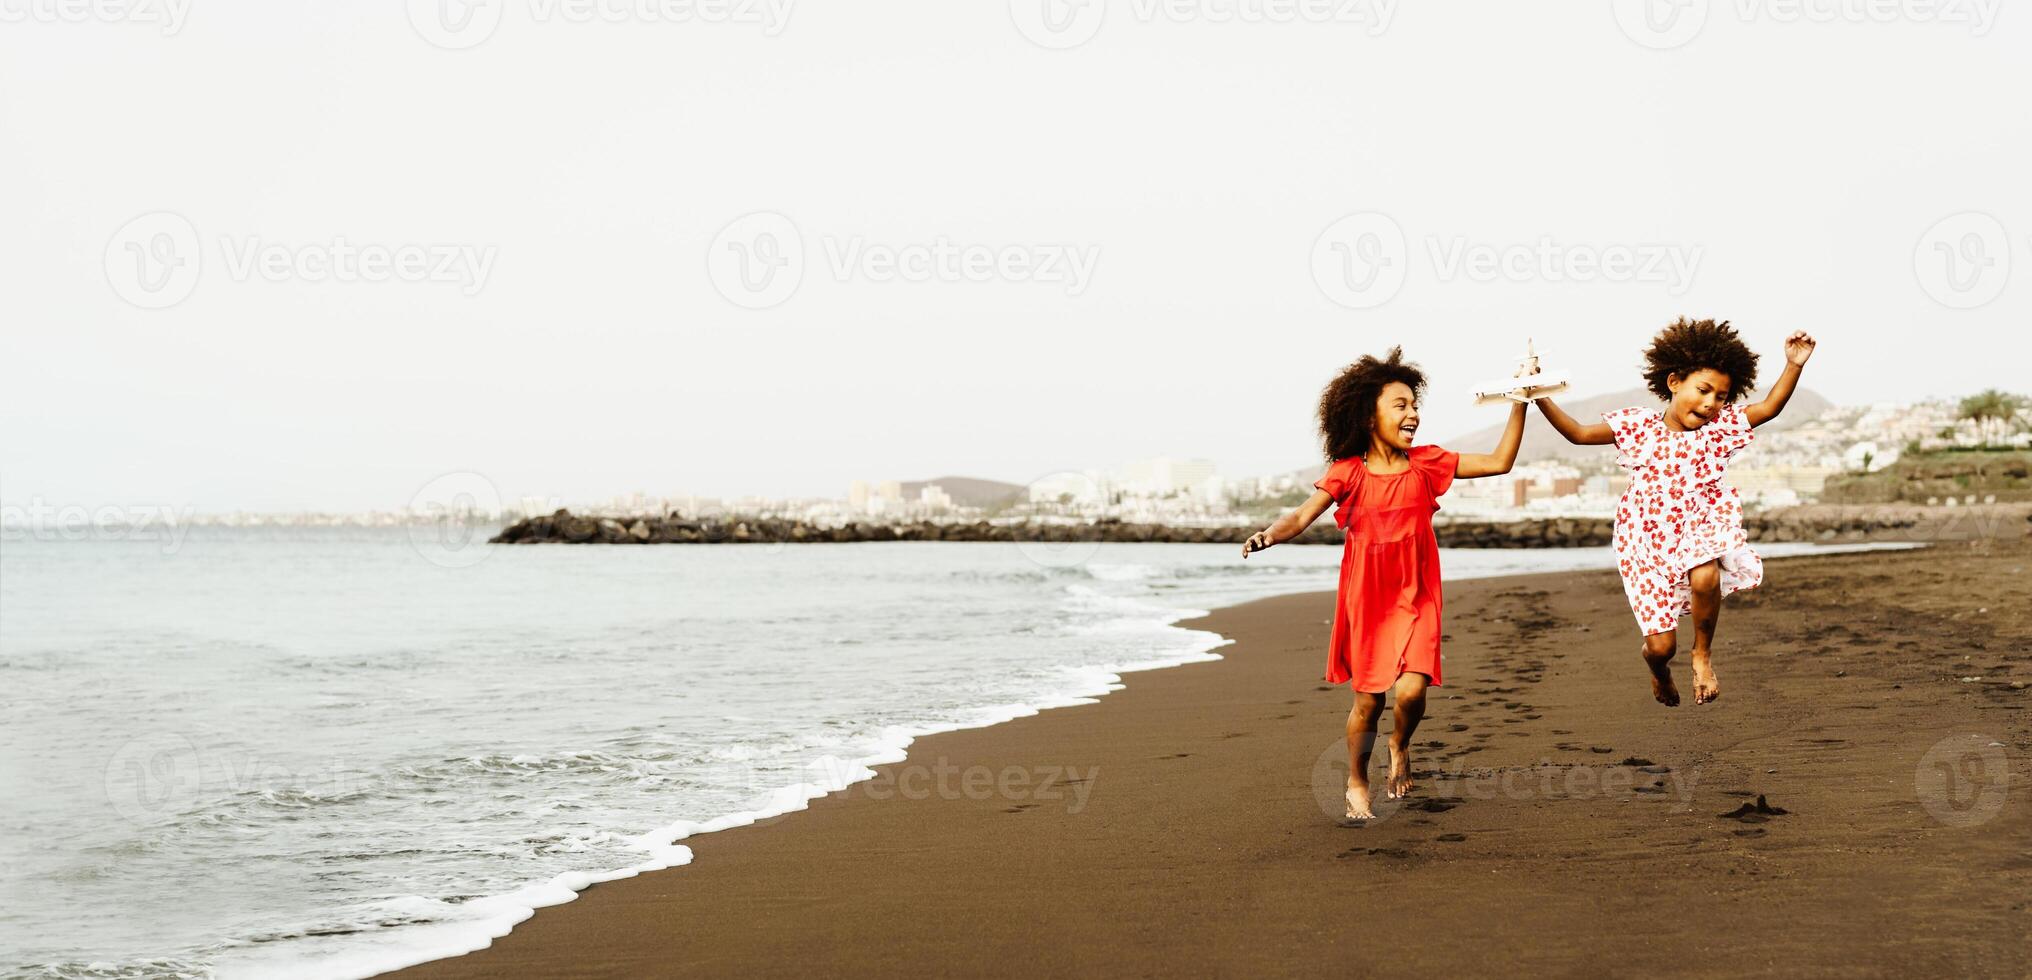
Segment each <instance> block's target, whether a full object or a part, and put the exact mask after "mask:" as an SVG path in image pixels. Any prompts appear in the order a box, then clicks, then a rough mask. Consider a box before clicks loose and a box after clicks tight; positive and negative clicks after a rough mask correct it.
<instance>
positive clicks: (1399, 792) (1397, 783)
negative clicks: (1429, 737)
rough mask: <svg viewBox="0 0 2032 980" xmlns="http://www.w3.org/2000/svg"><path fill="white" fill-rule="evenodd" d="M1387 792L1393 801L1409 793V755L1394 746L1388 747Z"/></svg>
mask: <svg viewBox="0 0 2032 980" xmlns="http://www.w3.org/2000/svg"><path fill="white" fill-rule="evenodd" d="M1388 792H1389V794H1390V798H1391V799H1393V800H1394V799H1398V798H1400V797H1403V796H1406V795H1409V794H1410V792H1411V754H1410V753H1409V752H1406V751H1405V750H1404V749H1401V748H1398V747H1397V746H1395V745H1392V746H1390V782H1389V784H1388Z"/></svg>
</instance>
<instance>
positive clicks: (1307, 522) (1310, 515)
mask: <svg viewBox="0 0 2032 980" xmlns="http://www.w3.org/2000/svg"><path fill="white" fill-rule="evenodd" d="M1331 506H1333V498H1332V497H1330V496H1327V492H1326V491H1325V490H1314V491H1313V492H1312V496H1311V497H1308V498H1306V501H1305V503H1302V504H1299V505H1298V509H1297V510H1294V511H1292V512H1291V513H1289V514H1286V515H1284V516H1283V517H1280V518H1278V519H1276V520H1274V521H1271V522H1270V526H1269V527H1266V528H1264V529H1263V530H1261V531H1257V532H1256V533H1254V534H1251V535H1249V540H1247V541H1245V542H1243V543H1242V557H1244V558H1247V557H1249V555H1250V554H1252V553H1254V552H1258V551H1262V550H1263V549H1265V548H1268V547H1270V546H1271V545H1274V544H1282V543H1284V542H1286V541H1289V540H1291V539H1292V538H1295V537H1298V536H1299V535H1301V534H1304V533H1305V529H1306V528H1309V527H1311V526H1312V522H1313V521H1316V520H1319V515H1321V514H1324V513H1326V509H1327V508H1328V507H1331Z"/></svg>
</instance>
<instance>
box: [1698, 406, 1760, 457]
mask: <svg viewBox="0 0 2032 980" xmlns="http://www.w3.org/2000/svg"><path fill="white" fill-rule="evenodd" d="M1701 428H1703V429H1711V430H1713V433H1712V434H1711V435H1709V436H1708V438H1709V439H1711V440H1713V441H1712V442H1711V443H1710V445H1712V446H1713V447H1714V455H1715V458H1717V459H1728V458H1729V457H1731V456H1734V455H1735V454H1737V453H1739V452H1742V451H1743V450H1745V449H1747V448H1749V446H1750V442H1751V441H1752V440H1754V439H1755V438H1756V433H1755V431H1754V429H1753V427H1752V426H1751V425H1750V417H1749V416H1747V415H1744V414H1743V410H1742V409H1740V408H1737V407H1736V406H1734V405H1724V406H1722V410H1721V411H1720V412H1719V413H1716V415H1715V417H1714V421H1712V422H1709V423H1708V424H1706V425H1704V426H1701Z"/></svg>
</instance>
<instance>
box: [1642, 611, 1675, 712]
mask: <svg viewBox="0 0 2032 980" xmlns="http://www.w3.org/2000/svg"><path fill="white" fill-rule="evenodd" d="M1678 650H1679V633H1678V631H1676V630H1675V631H1668V632H1665V633H1653V634H1651V635H1649V636H1646V637H1645V638H1644V666H1646V667H1649V668H1651V696H1652V697H1655V698H1657V699H1658V703H1659V704H1662V705H1664V706H1666V707H1668V708H1677V707H1679V687H1678V685H1675V684H1673V683H1672V655H1673V654H1674V653H1677V652H1678Z"/></svg>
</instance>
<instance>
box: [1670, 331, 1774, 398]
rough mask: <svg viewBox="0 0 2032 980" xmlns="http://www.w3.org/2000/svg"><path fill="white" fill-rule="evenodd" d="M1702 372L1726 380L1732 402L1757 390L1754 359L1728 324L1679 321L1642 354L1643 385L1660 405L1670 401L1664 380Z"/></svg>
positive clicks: (1751, 352)
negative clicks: (1704, 371)
mask: <svg viewBox="0 0 2032 980" xmlns="http://www.w3.org/2000/svg"><path fill="white" fill-rule="evenodd" d="M1702 368H1708V369H1710V370H1714V371H1720V372H1721V373H1723V374H1726V375H1728V376H1729V401H1731V402H1733V401H1735V400H1737V399H1739V398H1741V397H1743V396H1744V395H1747V394H1749V393H1750V390H1751V389H1753V388H1755V387H1757V355H1756V353H1755V352H1754V351H1752V350H1750V346H1749V345H1748V344H1745V343H1743V338H1741V337H1739V336H1737V335H1736V328H1734V327H1732V326H1729V322H1728V321H1727V320H1723V321H1722V322H1720V323H1716V322H1714V321H1713V320H1689V319H1687V318H1685V317H1680V318H1679V319H1677V320H1674V321H1673V322H1672V325H1671V326H1669V327H1666V328H1665V329H1664V330H1661V331H1659V332H1658V336H1656V337H1653V338H1651V346H1650V347H1649V348H1646V349H1645V351H1644V383H1645V384H1646V385H1648V386H1649V387H1650V388H1651V393H1652V394H1654V395H1657V396H1658V398H1659V399H1660V400H1661V401H1668V402H1669V401H1671V400H1672V389H1671V388H1669V387H1667V386H1666V384H1665V381H1666V379H1667V378H1670V377H1672V376H1673V375H1678V376H1679V377H1681V378H1684V377H1686V376H1687V375H1689V374H1692V373H1693V372H1695V371H1698V370H1700V369H1702Z"/></svg>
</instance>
